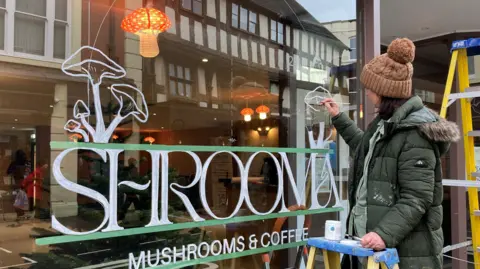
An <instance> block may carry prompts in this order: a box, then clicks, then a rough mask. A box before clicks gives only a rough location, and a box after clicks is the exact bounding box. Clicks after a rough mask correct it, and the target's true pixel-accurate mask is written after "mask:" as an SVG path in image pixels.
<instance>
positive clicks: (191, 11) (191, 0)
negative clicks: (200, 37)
mask: <svg viewBox="0 0 480 269" xmlns="http://www.w3.org/2000/svg"><path fill="white" fill-rule="evenodd" d="M183 1H190V5H191V7H192V8H191V9H188V8H186V7H184V6H183ZM194 2H200V4H201V7H202V10H201V12H200V13H197V12H195V11H194V8H193V3H194ZM179 4H180V8H181V9H183V10H185V11H187V12H190V13H192V14H195V15H196V16H202V17H203V16H204V15H205V7H204V0H181V1H180V3H179Z"/></svg>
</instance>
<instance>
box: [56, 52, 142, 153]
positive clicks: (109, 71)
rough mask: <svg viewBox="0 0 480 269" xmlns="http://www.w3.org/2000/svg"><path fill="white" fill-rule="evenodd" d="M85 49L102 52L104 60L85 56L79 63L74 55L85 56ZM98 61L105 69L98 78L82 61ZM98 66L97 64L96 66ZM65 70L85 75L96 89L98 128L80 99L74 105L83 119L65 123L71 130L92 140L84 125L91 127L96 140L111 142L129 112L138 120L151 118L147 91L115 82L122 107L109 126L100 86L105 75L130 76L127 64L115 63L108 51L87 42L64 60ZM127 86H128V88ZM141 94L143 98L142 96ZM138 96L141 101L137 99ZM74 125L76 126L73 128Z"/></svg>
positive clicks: (113, 86) (94, 95)
mask: <svg viewBox="0 0 480 269" xmlns="http://www.w3.org/2000/svg"><path fill="white" fill-rule="evenodd" d="M84 51H87V52H91V53H94V52H96V53H98V54H99V55H100V56H101V58H103V62H102V61H99V60H93V59H87V60H83V61H81V62H79V63H76V62H75V61H74V59H76V58H77V57H81V55H82V53H83V52H84ZM84 64H86V65H88V66H90V65H98V66H100V67H101V69H100V70H102V73H101V75H100V76H99V78H98V79H96V78H94V76H93V75H92V74H91V72H90V70H92V69H91V68H90V69H88V70H87V69H85V68H83V67H82V65H84ZM76 69H80V70H83V72H78V71H75V70H76ZM95 69H96V68H95V67H94V69H93V70H95ZM62 71H63V72H64V73H65V74H67V75H69V76H72V77H85V78H87V80H88V83H89V86H90V88H91V89H92V92H93V104H94V108H95V118H96V122H95V128H93V127H92V126H91V125H90V124H89V122H88V118H89V117H90V116H91V113H90V109H89V108H88V106H87V105H86V104H85V102H84V101H82V100H77V102H76V103H75V106H74V108H73V110H74V111H73V112H74V113H73V115H74V118H75V119H79V120H80V121H81V123H79V122H78V121H75V120H69V121H68V122H67V125H65V127H64V129H65V130H67V131H68V132H74V133H75V132H76V133H78V134H81V135H82V136H83V137H84V141H86V142H88V137H89V135H88V134H87V133H86V132H85V131H84V130H83V129H82V125H83V127H84V128H85V129H86V130H87V131H88V133H89V134H90V136H91V137H92V139H93V142H95V143H108V141H109V140H110V137H111V136H112V135H113V132H114V131H115V129H116V128H117V127H118V125H119V124H120V123H121V122H122V121H123V120H124V119H126V118H128V117H129V116H133V117H134V118H136V119H137V120H138V121H140V122H142V123H145V122H147V120H148V107H147V102H146V101H145V97H144V95H143V93H142V92H141V91H140V90H139V89H137V88H136V87H134V86H132V85H129V84H122V83H119V84H113V85H112V86H111V87H110V91H111V94H112V95H113V96H114V97H115V99H116V100H117V101H118V102H119V109H118V111H117V116H116V117H115V119H114V120H113V121H112V122H111V123H110V125H109V126H108V127H106V126H105V121H104V119H103V109H102V100H101V93H100V86H101V85H102V80H103V79H104V78H109V79H113V80H115V79H121V78H123V77H125V76H126V74H127V73H126V71H125V69H124V68H123V67H121V66H120V65H118V64H117V63H115V62H114V61H113V60H112V59H110V58H109V57H108V56H107V55H105V54H104V53H103V52H102V51H100V50H98V49H96V48H94V47H90V46H84V47H81V48H80V49H79V50H78V51H76V52H75V53H73V54H72V55H71V56H70V57H69V58H68V59H66V60H65V62H63V64H62ZM123 89H126V90H127V92H126V91H124V90H123ZM130 92H132V93H133V94H134V95H136V97H137V98H135V97H134V96H132V95H130V94H129V93H130ZM139 97H140V98H139ZM137 100H139V101H138V103H137ZM125 101H126V102H129V104H132V105H131V106H130V108H129V110H128V111H127V113H124V112H123V110H124V108H125V107H124V102H125ZM72 126H73V127H74V128H72Z"/></svg>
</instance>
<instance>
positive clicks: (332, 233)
mask: <svg viewBox="0 0 480 269" xmlns="http://www.w3.org/2000/svg"><path fill="white" fill-rule="evenodd" d="M325 239H327V240H332V241H340V240H342V223H341V222H340V221H338V220H327V221H326V222H325Z"/></svg>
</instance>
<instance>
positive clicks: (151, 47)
mask: <svg viewBox="0 0 480 269" xmlns="http://www.w3.org/2000/svg"><path fill="white" fill-rule="evenodd" d="M170 26H171V22H170V19H169V18H168V17H167V15H166V14H164V13H163V12H161V11H160V10H157V9H155V8H139V9H137V10H135V11H133V12H132V13H131V14H130V15H128V16H127V17H125V18H124V19H123V21H122V25H121V27H122V29H123V30H124V31H125V32H129V33H132V34H136V35H138V36H139V37H140V55H142V56H143V57H145V58H153V57H156V56H157V55H158V54H159V53H160V49H159V48H158V41H157V36H158V34H159V33H162V32H165V31H166V30H167V29H168V28H170Z"/></svg>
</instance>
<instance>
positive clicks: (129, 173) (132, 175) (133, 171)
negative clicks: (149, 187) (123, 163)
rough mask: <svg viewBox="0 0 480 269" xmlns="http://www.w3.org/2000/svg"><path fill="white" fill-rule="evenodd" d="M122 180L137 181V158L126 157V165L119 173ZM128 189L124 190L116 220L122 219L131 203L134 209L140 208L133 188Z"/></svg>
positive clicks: (138, 199)
mask: <svg viewBox="0 0 480 269" xmlns="http://www.w3.org/2000/svg"><path fill="white" fill-rule="evenodd" d="M121 177H122V180H128V181H133V182H137V181H138V180H139V173H138V167H137V160H136V159H135V158H129V159H128V166H127V167H125V168H124V171H123V173H121ZM128 189H130V191H126V192H125V201H124V202H123V203H122V206H121V208H120V211H119V218H118V220H120V221H124V220H125V217H126V215H127V212H128V209H129V208H130V206H131V205H132V204H133V206H134V207H135V210H141V209H142V208H141V203H140V198H139V196H138V195H137V193H136V192H135V190H133V189H131V188H128Z"/></svg>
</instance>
